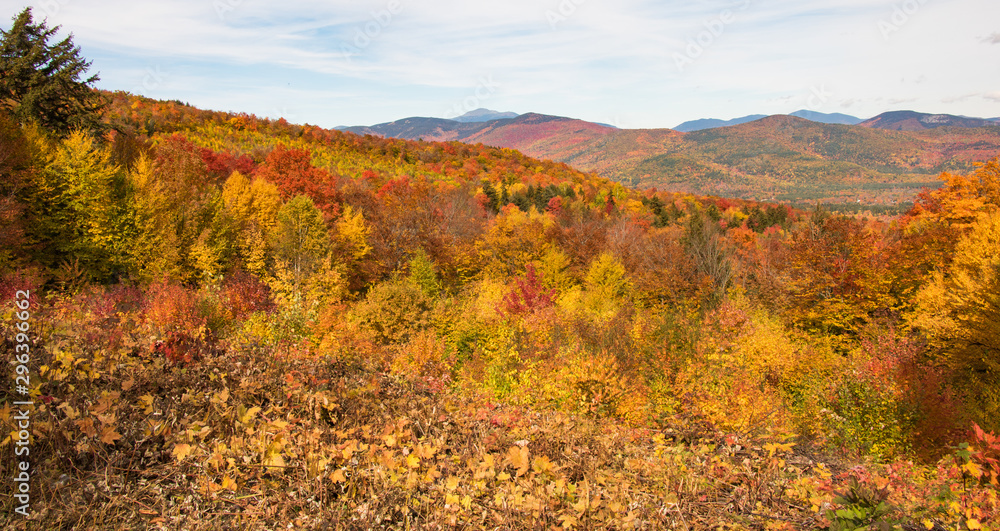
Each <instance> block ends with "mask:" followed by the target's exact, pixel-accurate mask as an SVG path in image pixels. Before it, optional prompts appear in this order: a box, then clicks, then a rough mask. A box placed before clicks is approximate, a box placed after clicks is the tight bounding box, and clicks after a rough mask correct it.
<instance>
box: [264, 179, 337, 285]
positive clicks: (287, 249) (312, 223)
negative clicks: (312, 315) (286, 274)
mask: <svg viewBox="0 0 1000 531" xmlns="http://www.w3.org/2000/svg"><path fill="white" fill-rule="evenodd" d="M271 238H272V247H273V249H274V254H275V258H276V259H277V260H278V261H280V262H281V263H282V264H283V267H286V268H288V270H289V271H290V272H291V278H292V281H293V282H294V283H295V284H296V285H298V286H301V285H303V283H304V281H305V280H306V279H307V278H308V277H309V276H310V275H311V274H312V273H313V272H314V271H315V270H317V269H318V268H319V266H320V265H321V263H322V261H323V260H324V259H325V258H326V255H327V253H328V252H329V251H330V234H329V232H328V231H327V228H326V224H325V223H324V221H323V213H322V212H321V211H320V210H319V209H318V208H316V205H315V204H314V203H313V201H312V199H310V198H309V196H306V195H298V196H295V197H293V198H292V199H290V200H289V201H288V202H287V203H285V204H284V205H282V207H281V208H280V209H279V210H278V215H277V224H276V225H275V227H274V231H273V233H272V235H271Z"/></svg>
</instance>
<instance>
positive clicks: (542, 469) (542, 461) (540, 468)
mask: <svg viewBox="0 0 1000 531" xmlns="http://www.w3.org/2000/svg"><path fill="white" fill-rule="evenodd" d="M531 468H532V470H534V471H535V473H536V474H539V473H546V472H552V471H553V470H554V467H553V466H552V461H550V460H549V458H548V457H546V456H544V455H540V456H537V457H535V460H534V463H532V465H531Z"/></svg>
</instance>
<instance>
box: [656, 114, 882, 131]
mask: <svg viewBox="0 0 1000 531" xmlns="http://www.w3.org/2000/svg"><path fill="white" fill-rule="evenodd" d="M767 116H768V115H766V114H751V115H748V116H741V117H739V118H733V119H732V120H718V119H716V118H703V119H701V120H691V121H689V122H684V123H682V124H680V125H678V126H677V127H675V128H674V130H675V131H681V132H685V133H689V132H691V131H701V130H703V129H714V128H716V127H731V126H734V125H740V124H745V123H748V122H753V121H755V120H760V119H761V118H767ZM775 116H780V115H775ZM789 116H795V117H798V118H805V119H806V120H809V121H811V122H818V123H821V124H846V125H857V124H859V123H861V122H862V121H863V120H862V119H861V118H857V117H855V116H851V115H849V114H841V113H839V112H835V113H830V114H827V113H822V112H816V111H808V110H806V109H802V110H799V111H795V112H793V113H791V114H790V115H789Z"/></svg>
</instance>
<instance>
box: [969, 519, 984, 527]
mask: <svg viewBox="0 0 1000 531" xmlns="http://www.w3.org/2000/svg"><path fill="white" fill-rule="evenodd" d="M965 525H966V526H968V528H969V529H982V528H983V524H980V523H979V520H976V519H975V518H970V519H968V520H966V521H965Z"/></svg>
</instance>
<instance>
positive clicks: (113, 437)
mask: <svg viewBox="0 0 1000 531" xmlns="http://www.w3.org/2000/svg"><path fill="white" fill-rule="evenodd" d="M121 438H122V436H121V434H120V433H118V432H117V431H115V427H114V426H112V425H108V426H105V427H104V429H103V430H101V442H102V443H104V444H115V441H117V440H118V439H121Z"/></svg>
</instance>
